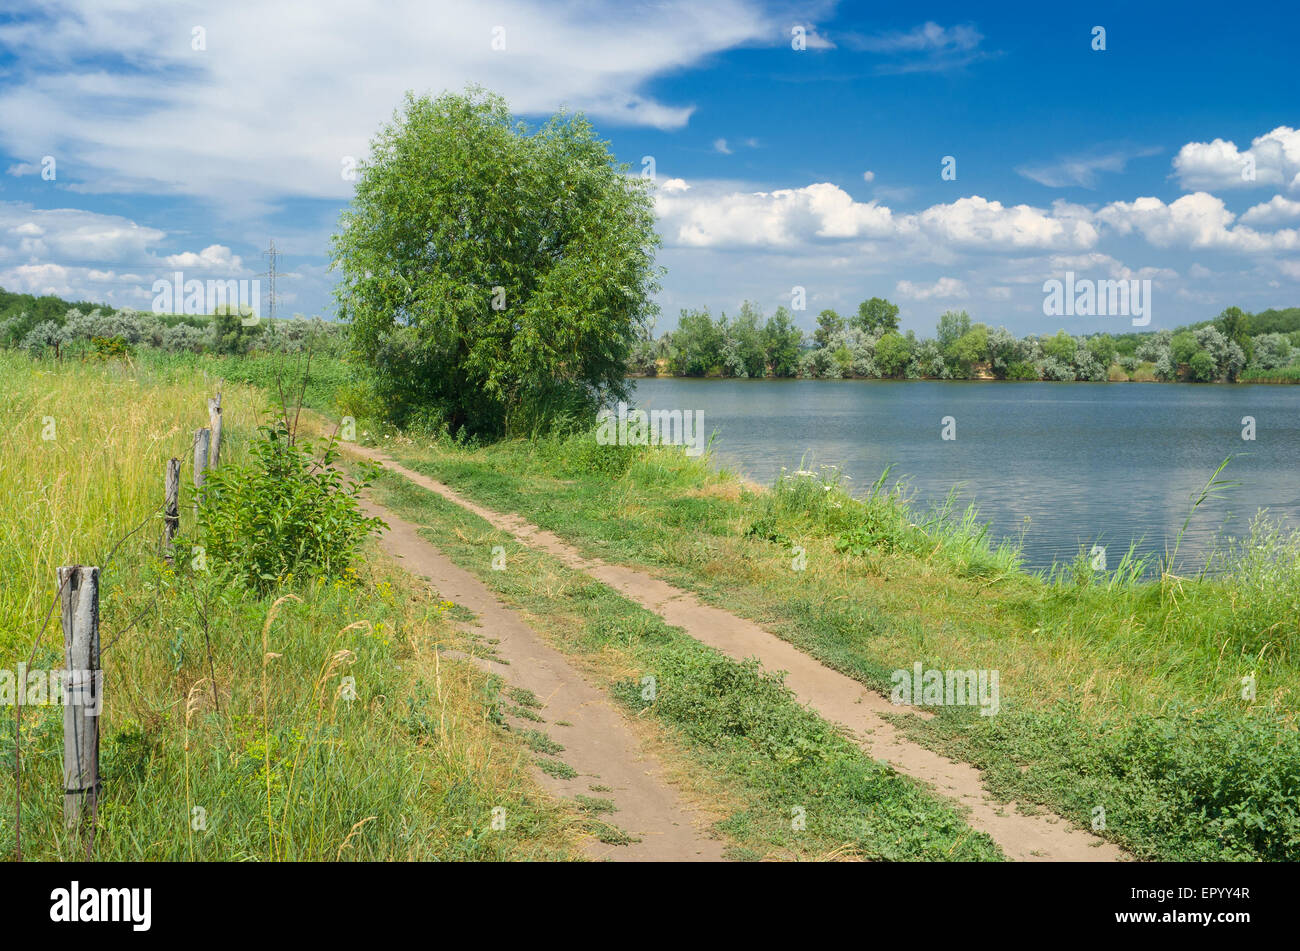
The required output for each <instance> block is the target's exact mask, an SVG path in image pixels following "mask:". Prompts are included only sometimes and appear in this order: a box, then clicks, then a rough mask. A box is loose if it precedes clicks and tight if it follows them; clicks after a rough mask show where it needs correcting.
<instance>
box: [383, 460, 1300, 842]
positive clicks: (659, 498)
mask: <svg viewBox="0 0 1300 951" xmlns="http://www.w3.org/2000/svg"><path fill="white" fill-rule="evenodd" d="M575 438H577V437H575ZM385 445H386V446H389V447H391V448H392V450H393V451H395V452H396V454H397V455H398V457H399V458H400V459H401V460H402V461H403V462H404V463H405V464H407V465H409V466H411V467H412V468H415V469H417V470H420V471H423V472H426V473H428V474H429V475H431V476H434V477H435V478H438V479H441V480H443V481H446V482H448V483H449V484H451V485H453V486H455V487H456V488H457V489H459V490H460V491H462V492H464V493H465V494H466V495H468V496H469V497H471V498H473V499H474V500H475V501H478V502H480V503H482V504H484V505H488V506H489V507H493V508H495V509H497V510H500V511H512V512H518V513H520V514H522V515H524V516H525V517H527V518H528V519H530V520H531V521H533V522H535V523H536V524H538V525H540V526H541V527H542V528H545V529H548V530H550V531H553V532H556V533H557V534H559V535H560V536H562V537H564V538H566V539H568V540H569V541H571V542H572V543H574V544H575V545H576V546H577V547H578V548H579V549H580V550H582V551H583V552H584V553H585V554H587V555H589V556H598V557H601V558H604V559H606V560H608V561H613V562H620V563H626V564H630V565H634V566H637V567H641V568H644V569H647V570H649V571H651V572H652V573H654V574H656V575H658V576H660V577H663V578H665V579H666V580H668V581H671V582H673V583H675V584H678V585H680V586H682V587H684V588H687V589H690V590H693V591H695V592H697V593H698V594H699V595H700V596H701V597H702V598H703V599H704V600H705V601H707V602H709V603H712V604H714V605H715V606H718V607H721V608H724V609H727V610H731V611H735V612H737V613H739V614H742V615H744V616H747V617H750V618H752V619H754V620H757V621H759V622H760V623H762V624H764V626H766V627H767V628H768V629H769V630H772V631H773V632H774V633H777V634H778V635H780V636H782V637H784V638H786V639H787V640H789V641H790V642H792V643H793V644H795V645H796V646H798V647H800V648H801V649H803V650H805V651H807V652H808V653H810V654H812V655H813V656H815V657H817V658H819V659H820V660H822V661H823V662H824V663H826V664H828V665H829V666H832V667H834V668H836V669H838V670H840V671H842V672H844V673H846V674H848V675H850V676H852V677H855V678H856V679H858V680H860V681H862V682H863V683H865V684H867V685H869V686H872V687H874V688H876V689H879V690H881V691H882V692H885V693H888V691H889V688H890V686H891V682H890V674H891V672H892V671H894V670H899V669H904V670H906V669H909V668H910V667H911V666H912V665H913V664H914V663H916V662H921V663H922V664H923V665H924V666H925V667H927V668H938V669H941V670H946V669H962V670H966V669H988V670H998V671H1000V675H1001V685H1002V694H1003V708H1002V712H1001V713H1000V714H999V715H997V716H994V717H979V716H972V715H971V711H970V710H967V709H960V708H952V707H940V708H936V712H937V713H938V716H937V717H936V718H935V719H933V720H930V721H928V722H924V723H920V722H914V723H912V724H911V725H910V726H909V727H908V729H909V730H910V731H911V732H912V733H913V735H914V736H916V737H917V738H918V739H920V740H922V741H923V742H925V743H927V744H929V745H931V746H933V747H935V748H937V749H940V750H945V751H948V752H951V753H957V754H959V755H960V757H961V758H963V759H965V760H967V761H970V762H974V763H976V764H978V765H981V766H984V767H986V768H988V769H990V770H993V774H994V775H996V776H997V777H998V779H997V782H998V787H999V789H1000V791H1002V792H1003V793H1005V794H1006V795H1008V796H1012V795H1014V796H1015V797H1017V798H1018V799H1020V800H1021V801H1025V802H1029V803H1037V804H1040V805H1043V806H1046V807H1049V808H1051V809H1053V810H1055V811H1058V812H1059V813H1061V814H1063V815H1065V816H1067V817H1068V818H1070V819H1071V820H1073V821H1075V822H1076V823H1078V824H1079V825H1081V826H1083V827H1089V826H1090V825H1091V819H1092V816H1093V814H1094V810H1095V809H1096V808H1097V807H1098V806H1100V807H1102V808H1103V809H1104V810H1105V812H1106V816H1107V822H1106V828H1105V829H1104V830H1103V832H1102V834H1104V835H1106V836H1107V837H1109V838H1112V839H1114V840H1115V841H1117V842H1119V843H1121V844H1123V845H1124V846H1125V847H1127V848H1129V849H1130V850H1132V851H1133V852H1135V853H1136V854H1138V855H1140V856H1143V857H1149V858H1163V859H1210V858H1213V859H1233V860H1235V859H1274V860H1276V859H1291V860H1294V859H1296V858H1300V795H1298V792H1300V735H1298V734H1297V732H1296V728H1295V724H1296V713H1297V704H1298V702H1300V696H1298V694H1297V690H1296V688H1297V686H1298V685H1300V650H1298V647H1300V542H1298V540H1297V538H1296V536H1294V535H1291V534H1288V533H1286V532H1283V531H1281V530H1280V529H1278V528H1277V527H1276V526H1273V525H1270V524H1269V523H1267V522H1264V521H1260V522H1258V523H1257V524H1256V528H1255V531H1254V533H1253V535H1252V536H1251V537H1250V538H1248V539H1246V540H1245V541H1243V542H1241V543H1239V544H1237V545H1235V546H1233V547H1231V548H1229V549H1227V550H1224V551H1223V552H1221V553H1220V554H1219V556H1218V557H1217V561H1216V567H1217V568H1219V569H1221V570H1220V571H1218V572H1217V573H1216V574H1214V575H1213V576H1212V577H1211V576H1207V577H1204V578H1199V579H1198V578H1180V577H1176V576H1172V575H1166V576H1164V577H1163V578H1157V579H1153V580H1147V581H1143V580H1141V579H1140V578H1139V577H1137V576H1136V574H1135V573H1134V572H1133V571H1131V570H1128V569H1130V568H1132V565H1131V564H1129V565H1126V566H1125V568H1124V569H1123V570H1117V571H1113V572H1109V573H1093V572H1092V571H1091V570H1090V569H1089V570H1086V571H1081V570H1063V571H1060V572H1057V573H1056V574H1055V575H1053V576H1052V577H1039V576H1034V575H1031V574H1028V573H1026V572H1024V571H1023V570H1021V569H1020V568H1019V565H1018V554H1017V553H1016V551H1015V550H1014V549H1012V548H1010V547H1007V546H994V545H992V544H990V542H989V539H988V538H987V536H986V535H984V534H983V528H982V526H981V525H980V523H979V521H978V519H977V518H976V516H975V515H974V513H972V512H970V511H967V512H963V513H955V512H951V511H950V512H946V513H940V514H939V515H938V516H934V515H921V514H919V513H917V512H914V511H912V510H911V509H910V508H909V507H908V506H907V505H906V504H905V501H904V500H903V498H901V497H900V495H898V494H897V493H894V492H890V491H888V490H887V489H886V487H885V484H884V483H883V482H882V483H881V484H880V485H879V486H878V487H877V489H876V491H874V492H872V493H870V494H869V495H868V497H866V498H863V499H851V498H849V497H848V496H847V495H846V494H845V493H844V492H843V491H842V490H841V489H840V488H839V487H838V485H837V484H836V481H835V477H834V475H833V474H831V473H822V474H817V475H801V476H792V477H789V478H787V479H784V480H782V482H781V483H779V484H778V485H777V486H776V487H775V488H774V489H773V490H772V491H762V490H756V489H755V488H753V487H749V486H746V485H744V484H742V483H741V482H739V481H738V480H736V479H734V478H733V477H731V476H729V475H728V474H727V473H725V472H718V471H714V470H712V469H710V467H709V464H708V462H707V460H691V459H688V458H687V457H685V456H684V455H682V454H681V453H679V452H674V451H669V450H642V451H634V452H630V453H625V454H623V455H618V454H614V455H612V456H611V457H610V458H603V459H598V460H596V461H595V462H593V461H592V460H591V458H590V455H589V453H590V450H589V449H584V448H582V447H580V446H577V445H575V444H574V440H573V439H570V440H567V441H558V440H546V441H539V442H524V441H513V442H504V443H499V444H497V445H494V446H490V447H485V448H479V449H470V450H465V449H459V448H457V447H454V446H449V445H446V444H445V443H440V444H437V445H434V446H430V445H429V444H428V443H427V442H426V443H424V444H420V443H418V442H416V441H413V440H409V439H403V438H397V439H393V440H390V441H388V442H386V443H385ZM1211 469H1213V462H1210V463H1209V464H1207V475H1208V474H1209V470H1211ZM796 545H797V546H799V547H801V548H802V549H804V559H805V561H806V568H805V570H803V571H794V570H792V569H793V563H794V560H795V555H796V551H795V548H794V546H796ZM508 550H510V549H509V548H508ZM511 557H512V558H517V557H518V556H517V555H512V556H511ZM512 564H513V562H512ZM1075 568H1076V569H1077V568H1078V566H1075ZM1248 682H1253V684H1254V690H1255V694H1254V696H1253V697H1252V696H1249V695H1246V694H1245V693H1244V685H1245V684H1246V683H1248ZM1209 750H1213V751H1214V752H1213V753H1207V751H1209Z"/></svg>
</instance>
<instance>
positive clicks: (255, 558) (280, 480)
mask: <svg viewBox="0 0 1300 951" xmlns="http://www.w3.org/2000/svg"><path fill="white" fill-rule="evenodd" d="M260 432H261V434H262V436H261V439H259V440H258V441H257V442H256V443H255V444H254V445H253V447H252V457H253V460H252V462H251V464H250V465H248V466H238V465H228V466H223V467H221V468H219V469H216V470H213V471H212V472H210V473H209V474H208V479H207V483H206V485H205V488H204V495H203V500H202V503H201V505H200V507H199V517H198V539H199V541H200V542H201V544H202V545H203V546H204V548H205V557H206V560H207V562H208V566H209V568H210V569H211V570H213V571H215V572H218V573H221V574H223V575H225V576H227V577H230V578H232V579H237V580H238V581H240V582H242V583H243V584H244V585H246V586H247V587H250V588H253V589H255V590H259V591H265V590H267V589H269V588H271V587H273V586H275V585H276V584H280V583H283V582H285V581H286V580H288V579H289V578H291V577H293V576H297V577H302V576H304V575H306V576H313V577H324V578H335V577H340V576H342V575H343V574H344V573H345V572H347V570H348V568H349V567H351V566H352V564H353V561H354V560H355V559H356V557H357V553H358V551H359V549H360V547H361V543H362V542H363V541H364V540H365V538H366V536H368V535H369V534H371V533H372V532H375V531H377V530H379V529H380V528H387V525H385V524H384V522H383V521H382V520H381V519H378V518H367V517H366V516H364V515H363V514H362V513H361V510H360V508H359V506H358V504H357V500H358V497H359V496H360V494H361V491H362V490H363V489H364V488H366V487H367V486H368V485H369V482H368V481H362V482H354V481H349V480H345V479H344V478H343V476H342V475H341V474H340V473H339V472H337V471H336V470H334V469H333V468H331V466H332V464H333V462H334V460H335V459H336V458H337V457H338V454H337V451H336V449H335V448H334V443H333V441H331V442H329V443H328V444H327V445H326V447H325V452H324V455H323V456H322V457H321V458H320V459H316V458H314V457H313V456H312V453H311V451H310V444H301V445H300V444H297V443H296V442H295V441H294V439H293V438H292V437H291V436H290V434H289V431H288V429H287V428H286V427H285V425H284V424H283V423H277V424H276V425H274V426H263V427H262V428H261V429H260Z"/></svg>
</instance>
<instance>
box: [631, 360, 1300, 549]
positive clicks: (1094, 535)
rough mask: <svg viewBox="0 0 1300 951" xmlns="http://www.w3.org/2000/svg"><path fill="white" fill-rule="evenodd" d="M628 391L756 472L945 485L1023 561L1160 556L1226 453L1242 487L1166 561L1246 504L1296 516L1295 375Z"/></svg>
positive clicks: (1233, 529) (735, 464)
mask: <svg viewBox="0 0 1300 951" xmlns="http://www.w3.org/2000/svg"><path fill="white" fill-rule="evenodd" d="M634 403H635V404H636V405H638V406H640V407H642V408H645V409H681V410H700V411H702V412H703V413H704V426H705V429H706V430H709V431H716V433H717V438H716V440H715V443H714V450H715V454H716V455H717V457H718V460H719V461H720V462H721V463H723V464H724V465H726V466H727V467H728V468H731V469H733V470H734V471H737V472H739V473H740V474H742V475H745V476H747V477H749V478H751V479H753V480H755V481H757V482H759V483H762V484H764V485H771V484H772V482H773V481H774V480H775V479H776V477H777V475H778V474H779V473H780V471H781V469H782V468H783V467H784V468H787V469H789V470H791V471H793V470H795V469H798V468H800V467H803V468H817V467H819V466H822V465H834V466H839V467H841V468H842V469H843V471H844V473H845V474H846V475H847V476H848V477H849V479H850V480H851V481H850V482H849V483H848V485H849V487H850V489H851V490H852V491H854V492H855V494H860V493H861V492H864V491H866V490H867V489H868V488H869V487H870V485H871V483H872V482H874V481H875V479H876V478H877V477H878V476H879V475H880V473H881V472H882V471H883V470H884V468H885V467H886V466H893V470H892V472H891V476H890V479H891V482H892V481H893V480H894V479H896V478H898V477H907V480H908V482H909V483H910V486H911V488H912V489H913V490H914V493H915V498H916V500H917V502H918V503H919V504H920V506H921V507H922V508H925V507H927V506H929V505H931V504H934V503H937V502H942V501H943V499H944V497H945V496H946V495H947V494H948V492H949V491H950V490H951V489H952V488H953V487H954V486H956V487H957V488H958V490H959V495H960V498H961V500H962V502H963V504H964V503H966V502H971V501H973V502H975V503H976V504H977V505H978V506H979V510H980V514H981V517H982V518H983V519H984V520H985V521H987V522H989V523H990V524H991V526H992V531H993V532H994V533H995V534H996V535H998V536H1000V537H1009V538H1012V539H1016V540H1020V539H1022V538H1023V547H1024V552H1025V559H1026V563H1027V564H1028V565H1029V566H1031V567H1035V568H1042V567H1047V566H1050V565H1051V564H1052V563H1053V561H1069V560H1071V559H1073V558H1074V557H1075V556H1076V554H1077V553H1078V550H1079V546H1080V545H1084V546H1086V547H1088V548H1089V549H1090V548H1091V546H1092V545H1093V544H1102V545H1104V546H1105V547H1106V549H1107V561H1108V563H1109V565H1110V567H1114V563H1115V562H1116V561H1117V560H1118V558H1119V555H1120V554H1121V553H1122V552H1123V550H1124V549H1126V548H1127V547H1128V544H1129V542H1130V541H1131V540H1133V541H1139V550H1140V551H1141V552H1143V553H1157V554H1163V553H1164V552H1165V551H1166V550H1167V547H1166V546H1168V547H1170V548H1172V546H1173V542H1174V538H1175V536H1176V535H1177V533H1178V530H1179V528H1180V527H1181V526H1182V523H1183V520H1184V518H1186V516H1187V513H1188V510H1189V507H1190V497H1191V496H1192V495H1193V494H1194V493H1196V492H1198V491H1199V489H1200V488H1201V486H1203V485H1204V484H1205V482H1206V480H1207V479H1209V478H1210V476H1211V474H1212V473H1213V472H1214V469H1215V468H1216V467H1217V466H1218V464H1219V463H1220V462H1222V461H1223V459H1224V458H1225V457H1226V456H1228V455H1230V454H1233V455H1234V458H1233V460H1232V462H1231V463H1229V465H1228V468H1227V469H1226V470H1225V471H1224V473H1223V476H1222V477H1223V478H1229V479H1234V480H1237V481H1239V482H1241V483H1243V484H1241V485H1239V486H1237V487H1235V488H1232V489H1230V490H1228V492H1227V494H1226V496H1225V497H1224V498H1222V499H1218V500H1212V501H1211V502H1209V503H1207V504H1206V505H1204V506H1202V507H1201V508H1200V509H1199V510H1198V512H1197V514H1196V516H1195V517H1194V518H1193V520H1192V524H1191V526H1190V527H1189V528H1188V530H1187V534H1186V535H1185V536H1184V539H1183V543H1182V548H1181V554H1180V559H1179V560H1180V562H1183V563H1184V564H1185V565H1188V564H1195V565H1197V566H1199V565H1200V564H1201V563H1203V561H1204V559H1205V557H1206V555H1207V554H1208V553H1209V552H1210V550H1211V549H1212V547H1213V546H1215V545H1216V543H1218V544H1219V547H1222V544H1221V542H1222V541H1223V540H1224V539H1226V538H1229V537H1233V536H1238V535H1240V534H1243V533H1245V532H1246V531H1247V530H1248V528H1249V523H1250V520H1251V518H1252V517H1253V516H1254V515H1255V513H1256V511H1257V510H1258V509H1261V508H1267V509H1268V510H1269V513H1270V515H1273V516H1277V517H1280V518H1283V519H1285V520H1286V521H1287V522H1288V524H1289V525H1290V526H1291V527H1297V526H1300V386H1267V385H1248V384H1238V385H1219V386H1216V385H1196V384H1178V383H1170V384H1139V383H1128V384H1123V383H978V382H919V381H917V382H913V381H908V382H889V381H868V380H843V381H823V380H685V379H645V380H638V381H636V392H635V396H634ZM945 416H951V417H953V418H954V420H955V423H956V436H957V438H956V439H955V440H951V441H945V440H943V439H941V438H940V437H941V431H942V429H943V418H944V417H945ZM1245 416H1252V417H1254V419H1255V425H1256V438H1255V440H1254V441H1245V440H1243V439H1242V429H1243V424H1242V418H1243V417H1245Z"/></svg>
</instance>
